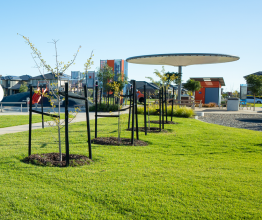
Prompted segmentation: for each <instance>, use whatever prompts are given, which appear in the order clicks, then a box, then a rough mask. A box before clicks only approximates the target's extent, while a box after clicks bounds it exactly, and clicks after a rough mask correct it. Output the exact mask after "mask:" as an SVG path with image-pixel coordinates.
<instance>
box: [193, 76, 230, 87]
mask: <svg viewBox="0 0 262 220" xmlns="http://www.w3.org/2000/svg"><path fill="white" fill-rule="evenodd" d="M190 79H193V80H195V81H199V82H203V81H207V82H208V81H209V82H210V81H211V82H214V81H219V83H220V85H221V86H225V85H226V84H225V81H224V78H223V77H190Z"/></svg>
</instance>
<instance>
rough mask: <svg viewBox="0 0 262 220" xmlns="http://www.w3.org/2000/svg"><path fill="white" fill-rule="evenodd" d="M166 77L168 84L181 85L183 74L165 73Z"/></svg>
mask: <svg viewBox="0 0 262 220" xmlns="http://www.w3.org/2000/svg"><path fill="white" fill-rule="evenodd" d="M165 76H166V77H167V80H168V82H171V83H172V82H174V83H175V84H177V85H178V84H180V83H181V77H182V73H177V72H167V73H165Z"/></svg>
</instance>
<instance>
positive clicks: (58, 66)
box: [20, 35, 93, 161]
mask: <svg viewBox="0 0 262 220" xmlns="http://www.w3.org/2000/svg"><path fill="white" fill-rule="evenodd" d="M20 36H22V37H23V39H24V40H25V41H26V43H27V44H28V45H29V47H30V48H31V51H32V52H31V55H32V58H33V60H34V62H35V65H36V67H37V69H38V71H39V72H40V74H41V75H42V76H43V78H44V79H45V80H46V84H48V80H47V79H46V78H45V75H44V70H46V71H47V72H49V73H52V74H53V75H54V77H55V79H56V80H57V81H56V82H55V83H52V84H50V85H49V90H50V91H49V94H44V96H45V97H48V99H49V102H50V104H51V106H52V108H53V111H54V114H57V115H58V116H59V117H57V118H53V120H54V123H55V125H56V127H57V130H58V145H59V155H60V160H61V161H62V149H61V135H60V130H61V128H62V127H63V126H64V121H61V119H60V105H61V101H62V100H63V98H61V95H60V93H59V92H60V91H61V81H60V80H61V77H62V76H63V75H64V73H65V71H66V70H68V68H69V67H70V66H71V65H73V64H74V61H75V59H76V57H77V55H78V52H79V49H80V48H81V46H79V48H78V50H77V52H76V53H75V54H74V55H73V58H72V60H70V61H68V62H67V63H64V62H63V61H58V50H57V42H58V40H52V42H51V43H53V44H54V48H55V67H54V68H52V67H51V66H50V65H48V64H47V62H46V61H45V60H44V59H43V57H42V54H41V52H40V51H39V50H38V49H37V48H36V47H35V46H34V44H32V42H31V41H30V40H29V38H28V37H25V36H23V35H20ZM92 57H93V53H91V56H90V57H89V58H88V59H87V62H86V63H85V64H84V68H85V72H87V70H88V69H89V68H90V66H91V65H92V64H93V62H92ZM41 92H42V91H40V90H38V93H39V94H40V93H41ZM53 98H55V100H56V101H54V99H53ZM55 103H58V104H57V105H58V112H57V113H56V111H55V108H56V104H55ZM77 112H78V110H77V109H75V112H74V114H73V117H70V122H71V121H72V120H73V119H74V118H75V116H76V114H77Z"/></svg>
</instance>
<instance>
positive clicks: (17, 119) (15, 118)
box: [0, 113, 65, 128]
mask: <svg viewBox="0 0 262 220" xmlns="http://www.w3.org/2000/svg"><path fill="white" fill-rule="evenodd" d="M64 117H65V114H64V113H63V114H61V119H62V118H64ZM32 119H33V120H32V123H38V122H42V115H39V114H37V115H36V114H33V115H32ZM44 120H45V121H47V120H52V119H51V117H49V116H44ZM26 124H29V115H0V128H6V127H12V126H17V125H26Z"/></svg>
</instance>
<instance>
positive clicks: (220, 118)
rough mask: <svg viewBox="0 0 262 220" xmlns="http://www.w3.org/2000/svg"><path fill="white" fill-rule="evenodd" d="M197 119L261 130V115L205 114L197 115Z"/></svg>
mask: <svg viewBox="0 0 262 220" xmlns="http://www.w3.org/2000/svg"><path fill="white" fill-rule="evenodd" d="M198 120H200V121H203V122H207V123H211V124H217V125H224V126H227V127H234V128H243V129H249V130H253V131H262V115H257V114H211V113H208V114H205V116H204V117H202V116H198Z"/></svg>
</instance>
